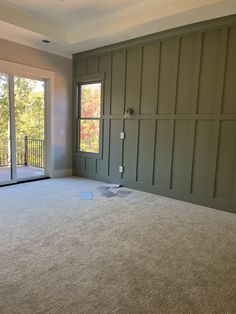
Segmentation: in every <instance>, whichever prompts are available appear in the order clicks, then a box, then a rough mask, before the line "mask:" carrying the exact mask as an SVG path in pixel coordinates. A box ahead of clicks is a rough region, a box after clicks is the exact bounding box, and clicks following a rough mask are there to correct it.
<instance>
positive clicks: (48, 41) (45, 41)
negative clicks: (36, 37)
mask: <svg viewBox="0 0 236 314" xmlns="http://www.w3.org/2000/svg"><path fill="white" fill-rule="evenodd" d="M42 42H43V43H45V44H50V40H47V39H43V40H42Z"/></svg>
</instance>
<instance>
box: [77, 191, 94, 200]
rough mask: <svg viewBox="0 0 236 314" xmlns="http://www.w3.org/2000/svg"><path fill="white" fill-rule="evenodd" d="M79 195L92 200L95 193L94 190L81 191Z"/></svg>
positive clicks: (83, 198) (82, 198)
mask: <svg viewBox="0 0 236 314" xmlns="http://www.w3.org/2000/svg"><path fill="white" fill-rule="evenodd" d="M79 197H80V199H81V200H86V201H90V200H92V199H93V193H92V192H80V193H79Z"/></svg>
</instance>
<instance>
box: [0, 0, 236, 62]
mask: <svg viewBox="0 0 236 314" xmlns="http://www.w3.org/2000/svg"><path fill="white" fill-rule="evenodd" d="M235 13H236V0H0V38H4V39H8V40H12V41H15V42H18V43H21V44H25V45H28V46H31V47H35V48H39V49H42V50H45V51H49V52H52V53H56V54H58V55H61V56H65V57H69V58H71V56H72V53H76V52H81V51H85V50H88V49H93V48H97V47H101V46H105V45H109V44H113V43H116V42H119V41H123V40H128V39H131V38H135V37H139V36H143V35H147V34H151V33H155V32H159V31H163V30H166V29H170V28H174V27H178V26H182V25H187V24H191V23H195V22H200V21H203V20H208V19H213V18H217V17H221V16H225V15H231V14H235ZM42 39H48V40H50V41H51V43H50V44H44V43H42Z"/></svg>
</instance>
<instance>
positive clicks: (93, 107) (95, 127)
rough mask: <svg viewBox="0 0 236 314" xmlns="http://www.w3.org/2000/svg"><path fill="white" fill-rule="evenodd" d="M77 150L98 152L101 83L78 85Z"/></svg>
mask: <svg viewBox="0 0 236 314" xmlns="http://www.w3.org/2000/svg"><path fill="white" fill-rule="evenodd" d="M79 96H80V97H79V99H80V104H79V105H80V117H79V151H80V152H84V153H94V154H99V153H100V129H101V99H102V83H101V82H91V83H82V84H80V85H79Z"/></svg>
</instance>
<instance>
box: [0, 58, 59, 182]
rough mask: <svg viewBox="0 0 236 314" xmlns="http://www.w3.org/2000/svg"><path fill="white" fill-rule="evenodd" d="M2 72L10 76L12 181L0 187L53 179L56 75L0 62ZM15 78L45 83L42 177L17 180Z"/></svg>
mask: <svg viewBox="0 0 236 314" xmlns="http://www.w3.org/2000/svg"><path fill="white" fill-rule="evenodd" d="M0 72H1V73H4V74H7V75H8V76H9V110H10V129H11V132H10V140H11V180H9V181H4V182H0V185H6V184H13V183H16V182H18V181H25V180H31V179H37V178H43V177H53V170H54V110H53V104H54V79H55V73H54V72H51V71H46V70H42V69H38V68H34V67H31V66H27V65H22V64H18V63H13V62H9V61H5V60H0ZM14 76H19V77H23V78H28V79H34V80H40V81H43V82H44V108H45V111H44V112H45V130H44V133H45V139H46V156H45V162H46V167H45V173H44V175H42V176H34V177H27V178H25V179H20V180H17V178H16V134H15V108H14Z"/></svg>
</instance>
